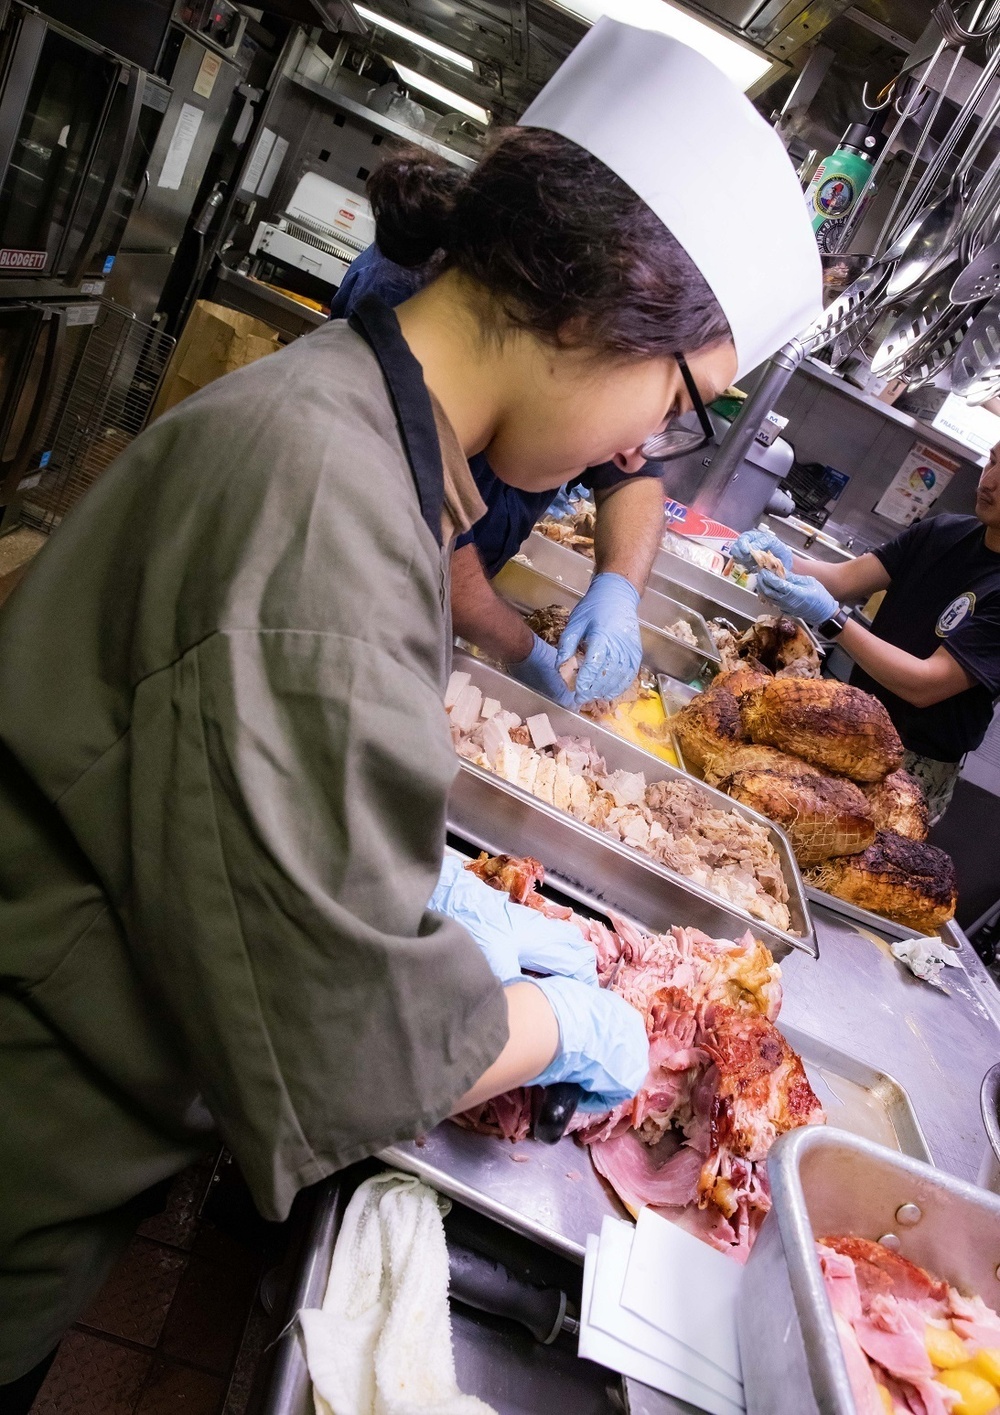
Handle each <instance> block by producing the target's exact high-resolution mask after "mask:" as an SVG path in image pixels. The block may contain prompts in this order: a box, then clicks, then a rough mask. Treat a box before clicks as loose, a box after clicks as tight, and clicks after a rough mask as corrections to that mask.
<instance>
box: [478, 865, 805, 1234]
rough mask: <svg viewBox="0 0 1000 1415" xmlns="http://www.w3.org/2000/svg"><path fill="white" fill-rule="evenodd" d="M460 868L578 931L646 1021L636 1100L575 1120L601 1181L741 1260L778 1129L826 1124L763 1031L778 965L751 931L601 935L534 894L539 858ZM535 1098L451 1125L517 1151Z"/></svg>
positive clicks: (798, 1072)
mask: <svg viewBox="0 0 1000 1415" xmlns="http://www.w3.org/2000/svg"><path fill="white" fill-rule="evenodd" d="M468 868H469V869H470V870H472V871H473V872H474V873H475V874H477V875H478V876H479V878H480V879H482V880H485V881H486V883H488V884H490V885H492V886H493V887H494V888H496V889H501V890H506V891H507V892H509V893H510V895H511V898H513V899H514V900H515V901H516V902H517V903H520V904H527V905H529V907H534V908H537V909H540V910H541V912H542V913H544V914H547V915H548V916H549V917H555V918H560V919H569V920H570V921H571V922H573V923H575V924H576V925H577V926H578V927H579V928H580V930H581V932H582V933H583V934H584V937H585V938H587V939H588V940H589V942H590V943H591V944H592V945H593V948H594V951H595V953H596V955H597V972H598V978H599V980H600V982H601V985H602V986H604V987H612V988H614V990H615V992H617V993H619V994H620V995H621V996H622V997H623V998H624V999H625V1001H626V1002H628V1003H630V1004H631V1005H632V1006H633V1007H635V1008H636V1010H637V1011H639V1012H640V1013H641V1014H642V1016H643V1018H644V1019H645V1022H646V1032H647V1034H648V1037H649V1071H648V1074H647V1076H646V1080H645V1082H644V1084H643V1086H642V1089H641V1090H640V1092H639V1094H638V1095H637V1096H636V1097H635V1098H634V1099H633V1100H631V1101H628V1102H626V1103H625V1104H624V1105H621V1106H618V1107H617V1108H616V1109H615V1110H613V1111H611V1112H609V1113H608V1114H606V1115H601V1116H593V1115H586V1116H581V1117H578V1118H577V1121H576V1122H575V1129H576V1130H577V1132H578V1138H579V1139H580V1140H581V1142H582V1143H583V1144H585V1145H587V1146H588V1148H589V1150H590V1154H591V1157H592V1159H593V1161H594V1167H595V1168H596V1169H597V1171H598V1173H599V1174H601V1175H602V1176H603V1177H604V1178H605V1179H606V1180H607V1181H608V1183H609V1184H610V1185H611V1186H612V1188H613V1189H614V1190H615V1191H616V1193H617V1194H618V1195H619V1197H620V1198H621V1200H622V1202H623V1203H624V1204H625V1205H626V1207H627V1208H629V1209H630V1210H631V1211H632V1212H633V1213H635V1212H637V1211H638V1209H639V1208H641V1207H643V1206H644V1205H651V1206H654V1207H657V1208H662V1209H664V1210H667V1211H669V1213H670V1216H671V1217H672V1218H679V1219H681V1221H683V1222H684V1224H685V1227H688V1228H689V1229H691V1231H693V1232H695V1233H697V1234H698V1236H699V1237H701V1238H703V1239H704V1240H705V1241H706V1242H708V1243H711V1244H712V1245H713V1246H714V1247H716V1248H719V1249H720V1250H721V1251H723V1252H726V1253H728V1254H729V1255H731V1256H732V1257H735V1258H736V1259H737V1260H738V1261H744V1260H745V1259H746V1256H747V1254H748V1253H749V1251H750V1245H751V1243H752V1242H753V1238H754V1236H755V1235H756V1232H757V1230H758V1228H759V1227H760V1224H761V1223H762V1222H763V1219H764V1216H765V1214H766V1213H767V1210H768V1209H769V1207H770V1198H769V1195H768V1187H767V1174H766V1170H765V1167H764V1159H765V1157H766V1155H767V1152H768V1150H769V1149H770V1147H771V1145H772V1143H773V1142H774V1140H775V1139H776V1138H777V1136H778V1135H780V1134H783V1133H784V1132H785V1131H786V1130H791V1129H794V1128H796V1127H797V1126H800V1125H810V1124H818V1123H822V1122H823V1120H824V1119H825V1117H824V1114H823V1109H822V1106H821V1105H820V1103H819V1101H818V1099H817V1098H816V1096H815V1095H814V1094H813V1091H812V1089H811V1087H810V1085H809V1082H808V1080H807V1078H806V1075H805V1071H804V1069H803V1066H802V1062H801V1060H800V1058H799V1057H798V1056H797V1055H796V1053H795V1052H794V1051H793V1050H792V1048H791V1047H790V1046H789V1045H788V1043H787V1042H786V1041H785V1039H784V1037H783V1036H782V1035H781V1033H780V1032H779V1031H778V1030H777V1028H776V1027H775V1026H774V1019H775V1018H776V1017H777V1015H778V1010H779V1008H780V1006H781V970H780V969H779V967H778V966H777V964H776V963H775V962H774V960H773V958H772V957H771V954H770V952H769V951H768V949H767V948H766V947H765V946H764V944H763V943H761V942H760V940H759V939H756V938H754V936H753V934H751V933H750V932H747V933H745V934H744V935H743V937H742V938H740V939H738V940H737V941H735V942H733V941H731V940H729V939H713V938H709V936H708V935H707V934H704V933H702V932H701V931H700V930H699V929H693V928H680V927H675V928H672V929H670V930H669V931H668V932H667V933H664V934H647V933H644V932H643V931H642V930H640V929H638V928H637V927H636V926H635V925H634V924H631V923H629V922H628V921H627V920H625V919H621V918H617V917H614V916H612V924H613V926H614V927H613V928H608V927H607V925H605V924H603V923H601V922H600V921H598V920H594V919H587V918H584V917H583V916H582V915H579V914H576V913H574V912H573V911H572V910H571V909H568V908H565V907H563V906H560V905H557V904H554V903H552V902H551V901H549V900H547V899H546V898H545V897H544V895H542V894H540V893H539V892H538V885H539V884H540V883H541V866H540V865H539V864H538V862H537V861H536V860H532V859H526V860H518V859H516V858H515V857H511V856H507V855H502V856H499V857H497V858H494V859H491V858H490V857H489V856H488V855H486V854H483V855H481V856H480V857H479V859H478V860H476V861H474V862H473V863H472V864H470V865H469V866H468ZM535 1100H536V1094H535V1092H533V1091H532V1090H530V1089H528V1088H525V1087H522V1088H520V1089H519V1090H516V1091H511V1092H508V1093H507V1094H506V1095H505V1096H501V1097H498V1098H497V1099H496V1100H494V1101H489V1102H487V1103H486V1104H485V1105H482V1106H479V1107H477V1109H476V1110H475V1111H469V1112H467V1113H466V1114H465V1115H463V1116H459V1117H458V1118H457V1121H458V1123H459V1124H460V1125H464V1126H466V1127H468V1128H471V1129H474V1130H477V1131H480V1132H482V1133H485V1134H489V1135H495V1136H501V1137H503V1138H504V1139H508V1140H511V1141H513V1142H517V1141H519V1140H523V1139H526V1138H527V1136H528V1135H529V1134H530V1133H531V1127H532V1120H533V1108H534V1104H535Z"/></svg>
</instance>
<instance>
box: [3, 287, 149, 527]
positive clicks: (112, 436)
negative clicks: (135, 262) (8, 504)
mask: <svg viewBox="0 0 1000 1415" xmlns="http://www.w3.org/2000/svg"><path fill="white" fill-rule="evenodd" d="M175 343H176V340H175V339H173V338H171V337H170V336H169V335H167V334H164V333H162V332H161V331H160V330H159V329H156V328H154V327H153V326H152V325H149V324H143V323H142V322H141V321H140V320H138V319H136V317H135V315H134V314H133V313H132V312H131V310H127V309H123V308H122V307H121V306H119V305H115V304H112V303H111V301H110V300H102V301H101V304H100V308H99V310H98V313H97V317H96V319H95V320H94V323H93V326H92V328H91V330H90V332H89V335H88V337H87V339H86V341H85V342H84V343H83V344H82V345H81V347H80V349H79V352H78V354H77V356H76V358H75V359H73V360H72V361H71V362H68V363H67V365H66V367H65V368H64V370H63V373H62V376H61V381H60V383H59V386H58V387H57V388H56V390H55V392H54V395H53V398H52V402H51V405H50V409H51V411H50V413H49V417H48V421H47V424H46V427H45V431H44V435H43V438H42V442H41V446H42V447H44V448H46V449H47V450H46V451H45V452H43V453H42V456H41V463H42V466H41V470H40V473H39V475H38V480H37V482H35V484H34V485H31V484H30V480H31V479H29V485H28V487H27V488H24V489H23V490H22V500H21V506H20V520H21V521H22V522H23V523H24V524H26V525H29V526H33V527H35V528H36V529H37V530H40V531H44V532H46V533H48V532H49V531H52V530H54V529H55V527H56V526H57V525H58V524H59V522H60V521H61V520H62V518H63V516H65V514H66V512H67V511H68V510H69V509H70V507H71V506H73V505H74V504H75V503H76V502H77V501H78V500H79V499H80V497H81V496H82V495H83V493H84V492H85V491H86V490H87V488H88V487H89V486H91V485H92V484H93V483H94V482H95V481H96V480H97V478H98V477H99V476H100V475H101V473H102V472H103V471H104V470H105V469H106V468H107V467H108V466H109V465H110V463H111V462H113V461H114V459H115V458H116V457H117V456H118V455H119V453H120V452H123V451H124V450H125V448H126V447H127V446H128V445H129V443H130V442H132V441H133V439H134V438H135V437H137V436H138V435H139V433H140V432H141V431H142V430H143V428H144V427H145V426H146V422H147V420H148V418H149V414H150V410H151V409H152V406H153V400H154V399H155V397H156V394H157V391H158V389H159V386H160V383H161V381H162V378H163V374H164V371H165V370H166V366H167V362H168V360H169V358H170V354H171V351H172V350H173V347H174V345H175ZM23 486H24V484H23V483H22V487H23Z"/></svg>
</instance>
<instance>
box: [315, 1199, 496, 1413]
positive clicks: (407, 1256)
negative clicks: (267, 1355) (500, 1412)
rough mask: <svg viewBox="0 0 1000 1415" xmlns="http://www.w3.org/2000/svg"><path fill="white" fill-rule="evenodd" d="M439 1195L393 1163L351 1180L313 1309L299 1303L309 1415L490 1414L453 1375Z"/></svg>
mask: <svg viewBox="0 0 1000 1415" xmlns="http://www.w3.org/2000/svg"><path fill="white" fill-rule="evenodd" d="M442 1204H444V1205H445V1211H447V1201H445V1200H441V1199H440V1198H439V1196H438V1195H437V1194H436V1193H435V1192H434V1190H433V1189H430V1188H428V1186H427V1185H426V1184H422V1183H421V1182H420V1180H419V1179H415V1178H413V1177H412V1176H410V1175H405V1174H396V1173H393V1172H392V1171H386V1173H384V1174H379V1175H376V1176H375V1178H374V1179H368V1180H366V1181H365V1182H364V1183H363V1184H361V1185H359V1186H358V1189H357V1190H356V1192H355V1194H354V1197H353V1198H352V1199H351V1202H350V1203H349V1204H348V1206H347V1212H346V1213H345V1215H344V1221H343V1224H342V1225H341V1230H340V1234H339V1236H338V1238H337V1246H336V1248H335V1249H334V1253H333V1262H332V1263H331V1265H330V1280H329V1283H328V1284H327V1289H326V1296H325V1297H324V1298H323V1306H322V1309H321V1310H320V1311H315V1310H312V1311H309V1310H304V1311H302V1312H300V1313H299V1321H300V1323H301V1325H302V1332H303V1335H304V1337H305V1344H306V1360H307V1362H308V1365H309V1374H310V1376H311V1377H312V1382H313V1395H314V1398H315V1402H316V1410H317V1415H418V1412H419V1415H496V1412H495V1411H494V1410H493V1409H492V1407H491V1406H489V1405H486V1404H485V1402H483V1401H482V1400H479V1399H478V1397H477V1396H474V1395H463V1394H462V1392H461V1391H460V1390H459V1388H458V1384H457V1381H456V1379H455V1358H454V1354H453V1352H452V1345H451V1315H450V1312H449V1310H448V1249H447V1245H446V1243H445V1236H444V1224H443V1223H442V1221H441V1206H442Z"/></svg>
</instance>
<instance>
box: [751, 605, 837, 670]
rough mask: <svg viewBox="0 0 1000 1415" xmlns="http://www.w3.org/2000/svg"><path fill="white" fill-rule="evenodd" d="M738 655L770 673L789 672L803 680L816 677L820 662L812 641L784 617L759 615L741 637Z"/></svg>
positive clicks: (795, 623) (790, 620) (798, 626)
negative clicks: (791, 671) (803, 678)
mask: <svg viewBox="0 0 1000 1415" xmlns="http://www.w3.org/2000/svg"><path fill="white" fill-rule="evenodd" d="M738 652H739V654H740V656H741V657H742V658H755V659H757V660H758V662H760V663H762V664H763V665H764V667H765V668H769V669H770V670H771V672H772V673H782V674H784V673H787V672H789V671H790V670H792V669H793V666H794V671H795V672H796V673H799V674H801V675H802V676H803V677H806V678H818V677H819V675H820V670H821V668H822V666H823V665H822V663H821V661H820V656H819V654H818V653H817V652H816V645H815V644H814V643H813V640H812V638H811V637H810V635H809V634H808V633H807V632H806V630H805V629H804V628H803V627H802V625H801V624H799V623H798V622H797V621H796V620H794V619H786V618H785V617H784V615H781V616H779V617H777V618H776V617H774V616H772V615H768V614H765V615H762V616H761V617H760V618H759V619H758V620H757V622H756V623H755V624H752V625H751V626H750V628H749V629H747V631H746V633H745V634H743V635H741V637H740V639H739V644H738Z"/></svg>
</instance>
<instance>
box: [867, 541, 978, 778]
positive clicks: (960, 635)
mask: <svg viewBox="0 0 1000 1415" xmlns="http://www.w3.org/2000/svg"><path fill="white" fill-rule="evenodd" d="M985 536H986V531H985V528H984V527H983V525H982V524H981V523H980V522H979V521H977V520H976V518H975V517H974V516H932V517H931V518H930V520H927V521H915V522H914V524H913V525H912V526H910V527H908V529H907V530H905V531H903V533H902V535H898V536H897V537H896V539H895V540H891V541H890V542H889V543H888V545H884V546H882V548H881V550H876V551H875V554H876V555H877V556H878V558H879V560H881V562H882V564H883V565H884V566H885V568H886V570H887V571H888V572H889V575H890V576H891V578H892V584H891V585H890V586H889V588H888V590H887V591H886V595H885V599H884V600H883V601H882V605H881V607H880V609H879V611H878V613H877V614H876V616H875V621H874V623H873V625H872V632H873V633H874V634H876V635H877V636H878V637H879V638H880V639H884V640H885V641H886V642H887V643H890V644H895V645H896V647H897V648H901V649H905V650H906V651H907V653H912V654H915V655H916V657H917V658H929V657H930V655H931V654H932V653H934V652H935V650H937V649H939V648H940V647H941V646H942V645H944V647H945V648H946V649H947V650H948V652H949V653H950V654H951V656H952V657H953V658H954V659H955V660H956V661H957V662H958V663H959V664H961V666H962V667H963V668H964V669H965V671H966V673H968V674H969V675H970V676H971V677H972V678H974V679H975V680H976V682H975V685H974V686H973V687H971V688H968V689H966V691H965V692H964V693H956V694H955V695H954V697H951V698H946V699H945V700H944V702H941V703H935V704H934V706H933V707H925V708H917V707H913V705H912V704H911V703H907V702H904V701H903V699H902V698H897V697H896V695H895V694H894V693H890V692H889V691H888V690H887V689H885V688H883V687H882V686H881V685H880V684H878V683H876V682H875V680H874V679H873V678H871V677H870V676H869V675H868V674H867V673H865V672H864V671H863V670H862V669H860V668H855V669H854V672H853V673H852V674H851V682H852V683H854V684H855V685H856V686H857V687H859V688H864V689H865V690H866V691H867V692H869V693H874V695H875V697H877V698H880V699H881V701H882V702H883V703H885V706H886V708H887V709H888V711H889V715H890V717H891V718H892V720H893V722H894V723H895V724H896V728H897V730H898V732H899V735H900V737H901V738H902V739H903V746H904V747H908V748H909V750H910V751H911V752H919V753H920V754H921V755H922V756H925V757H933V758H934V759H935V760H936V761H944V762H957V761H959V760H961V758H962V757H963V756H964V755H965V753H966V752H970V751H972V749H973V748H974V747H978V746H979V743H980V742H981V741H982V740H983V737H984V736H985V735H986V729H987V728H988V727H989V725H990V719H991V717H992V715H993V702H994V699H995V698H997V697H998V696H1000V553H997V552H995V551H992V550H987V548H986V543H985Z"/></svg>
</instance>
